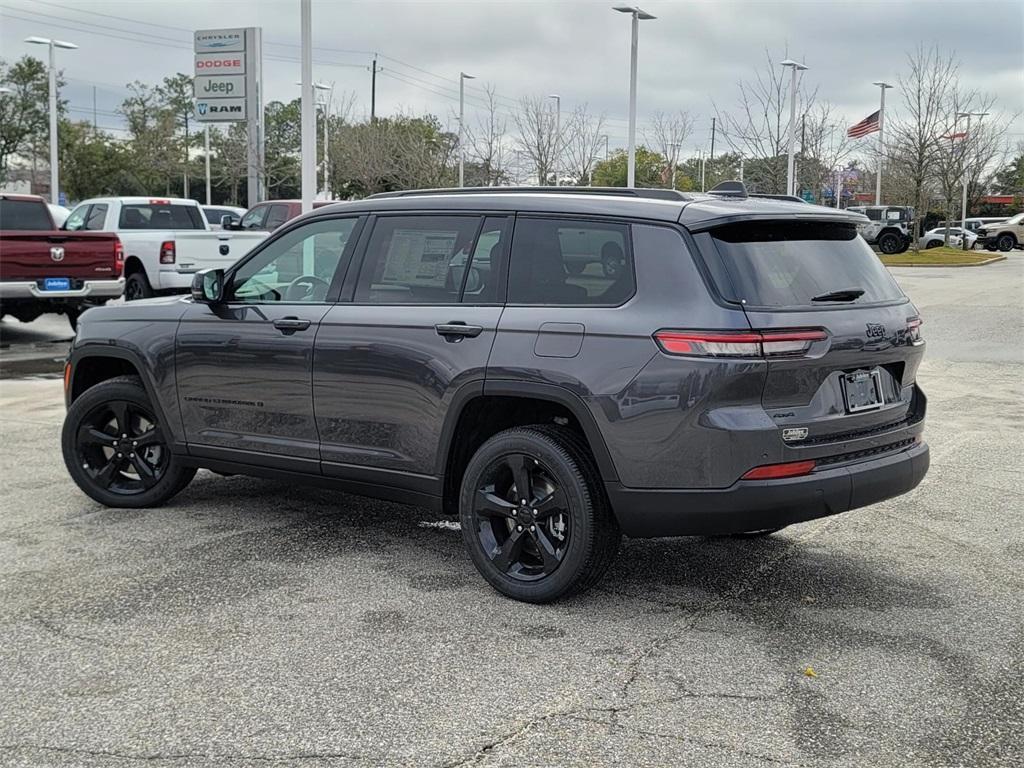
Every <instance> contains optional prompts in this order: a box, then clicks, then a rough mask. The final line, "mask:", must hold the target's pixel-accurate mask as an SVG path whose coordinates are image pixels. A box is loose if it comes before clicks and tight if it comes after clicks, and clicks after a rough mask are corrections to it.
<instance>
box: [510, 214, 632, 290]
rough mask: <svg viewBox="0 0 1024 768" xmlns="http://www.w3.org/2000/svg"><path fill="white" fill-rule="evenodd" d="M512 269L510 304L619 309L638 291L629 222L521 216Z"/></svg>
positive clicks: (513, 246) (513, 241)
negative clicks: (612, 307)
mask: <svg viewBox="0 0 1024 768" xmlns="http://www.w3.org/2000/svg"><path fill="white" fill-rule="evenodd" d="M509 270H510V271H509V289H508V302H509V304H541V305H554V306H575V305H584V306H585V305H603V306H617V305H619V304H622V303H623V302H625V301H626V300H627V299H628V298H629V297H630V296H632V295H633V293H634V291H635V289H636V281H635V278H634V275H633V259H632V253H631V248H630V242H629V227H628V226H627V225H625V224H618V223H604V222H597V221H585V220H575V219H542V218H530V217H523V216H520V217H519V218H518V219H517V220H516V229H515V234H514V236H513V240H512V258H511V264H510V267H509Z"/></svg>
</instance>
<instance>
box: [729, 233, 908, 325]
mask: <svg viewBox="0 0 1024 768" xmlns="http://www.w3.org/2000/svg"><path fill="white" fill-rule="evenodd" d="M711 235H712V237H713V238H714V242H715V244H716V245H717V248H718V252H719V253H720V254H721V256H722V261H723V262H724V266H725V270H726V272H725V274H723V273H721V272H718V271H717V270H712V271H714V272H718V274H717V276H716V281H717V282H718V283H720V285H719V289H720V290H721V292H722V295H723V296H724V297H725V298H727V299H729V300H730V301H736V302H745V303H746V304H748V305H749V306H752V307H809V306H819V307H820V306H828V305H827V304H820V303H815V302H812V301H811V299H812V298H814V297H815V296H820V295H821V294H824V293H829V292H830V291H838V290H844V289H847V288H853V289H860V290H863V291H864V295H863V296H861V297H860V298H858V299H856V300H855V301H853V302H850V303H852V304H865V303H870V302H876V301H888V300H892V299H899V298H902V297H903V293H902V291H900V289H899V286H897V285H896V281H895V280H893V278H892V277H891V276H890V275H889V272H888V270H887V269H886V268H885V267H884V266H883V265H882V262H881V261H879V259H878V256H876V255H875V253H874V251H872V250H871V248H870V246H868V244H867V243H866V242H864V239H863V238H861V237H858V236H857V228H856V227H855V226H854V225H852V224H835V223H822V222H809V221H796V222H757V223H746V224H730V225H728V226H725V227H719V228H718V229H715V230H712V232H711ZM722 283H725V284H722Z"/></svg>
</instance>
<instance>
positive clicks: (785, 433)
mask: <svg viewBox="0 0 1024 768" xmlns="http://www.w3.org/2000/svg"><path fill="white" fill-rule="evenodd" d="M806 437H807V427H788V428H786V429H784V430H782V439H783V440H785V441H786V442H787V443H795V442H797V441H798V440H804V439H806Z"/></svg>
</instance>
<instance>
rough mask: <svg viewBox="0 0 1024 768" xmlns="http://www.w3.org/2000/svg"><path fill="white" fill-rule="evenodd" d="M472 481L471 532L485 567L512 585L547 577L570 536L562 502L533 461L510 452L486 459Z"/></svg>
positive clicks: (546, 473) (562, 555)
mask: <svg viewBox="0 0 1024 768" xmlns="http://www.w3.org/2000/svg"><path fill="white" fill-rule="evenodd" d="M481 480H482V481H481V482H478V486H477V489H476V495H475V497H474V499H475V503H474V505H473V520H474V530H475V533H476V535H477V537H478V538H479V541H480V546H481V547H482V548H483V551H484V552H485V553H487V555H488V557H490V560H491V564H492V565H493V566H494V567H495V568H496V569H497V570H498V571H500V572H501V573H503V574H505V575H507V576H509V577H510V578H513V579H516V580H518V581H535V580H537V579H541V578H544V577H545V576H550V575H551V574H552V573H554V572H555V571H556V570H557V569H558V567H559V566H560V565H561V564H562V560H563V559H564V558H565V553H566V550H567V548H568V546H569V537H570V536H571V535H572V523H571V519H570V516H569V514H568V513H569V510H568V506H567V505H568V501H567V500H566V496H565V493H564V492H563V491H562V490H561V489H560V488H559V486H558V483H557V482H556V481H555V479H554V478H553V476H552V474H551V472H550V471H548V470H547V469H545V468H544V467H543V466H541V464H540V462H539V461H537V460H536V459H533V458H530V457H529V456H527V455H525V454H522V453H510V454H507V455H505V456H502V457H501V458H499V459H496V460H495V461H492V462H491V463H490V464H489V465H488V466H487V469H486V470H485V471H484V473H483V476H482V479H481Z"/></svg>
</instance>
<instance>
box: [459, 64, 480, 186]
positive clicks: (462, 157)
mask: <svg viewBox="0 0 1024 768" xmlns="http://www.w3.org/2000/svg"><path fill="white" fill-rule="evenodd" d="M467 80H476V76H475V75H467V74H466V73H465V72H459V186H460V187H464V186H466V128H465V126H466V81H467Z"/></svg>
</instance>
